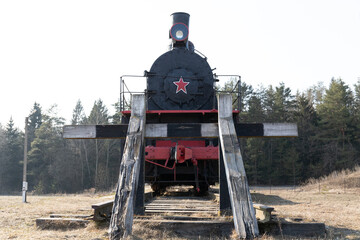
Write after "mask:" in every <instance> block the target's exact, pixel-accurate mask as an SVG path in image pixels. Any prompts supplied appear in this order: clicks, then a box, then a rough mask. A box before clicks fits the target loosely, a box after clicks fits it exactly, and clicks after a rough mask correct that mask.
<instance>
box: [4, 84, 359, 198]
mask: <svg viewBox="0 0 360 240" xmlns="http://www.w3.org/2000/svg"><path fill="white" fill-rule="evenodd" d="M235 85H236V82H235V81H229V82H227V83H226V84H225V86H223V87H222V89H221V90H225V91H231V90H232V89H234V87H235ZM241 93H242V98H241V101H242V104H241V113H240V119H241V122H248V123H256V122H267V123H272V122H293V123H297V126H298V131H299V137H297V138H241V139H240V145H241V151H242V155H243V159H244V163H245V167H246V173H247V178H248V181H249V184H250V185H299V184H301V183H304V182H306V180H307V179H309V178H318V177H321V176H324V175H327V174H329V173H331V172H333V171H338V170H342V169H352V168H353V167H355V166H356V165H359V164H360V139H359V136H360V81H359V82H358V83H357V84H356V85H354V86H349V85H347V84H346V83H345V82H344V81H343V80H342V79H335V78H333V79H331V82H330V84H329V85H328V86H324V85H323V84H321V83H319V84H317V85H315V86H313V87H310V88H309V89H308V90H306V91H303V92H293V91H291V89H290V88H288V87H286V86H285V84H284V83H280V84H279V85H278V86H271V85H270V86H266V87H263V86H260V87H258V88H254V87H253V86H251V85H250V84H248V83H245V82H243V83H242V84H241ZM80 97H81V96H80ZM110 107H111V108H115V110H117V109H119V104H118V103H115V104H114V105H113V106H110ZM234 108H235V106H234ZM14 111H16V109H14ZM108 112H109V110H108V107H107V106H105V105H104V103H103V102H102V100H101V99H99V100H96V101H95V102H94V105H93V107H92V110H91V112H90V113H86V112H84V109H83V106H82V103H81V100H79V101H78V102H77V103H74V109H73V116H72V119H71V121H68V122H66V124H117V123H120V117H121V116H120V114H119V113H118V112H119V111H115V112H117V113H116V114H115V115H110V114H109V113H108ZM9 118H10V117H9ZM28 119H29V122H28V171H27V172H28V175H27V181H28V182H29V190H30V191H33V192H34V193H35V194H45V193H75V192H81V191H83V190H85V189H90V188H95V189H96V190H97V191H103V190H110V189H112V188H113V187H114V186H115V184H116V182H117V179H118V172H119V166H120V161H121V140H118V139H104V140H100V139H99V140H95V139H93V140H81V139H76V140H69V139H63V137H62V127H63V126H64V124H65V119H64V118H63V117H59V116H57V114H55V111H54V113H53V111H52V109H49V110H48V111H46V113H45V111H44V110H43V109H42V106H41V103H34V105H33V109H32V111H31V112H30V113H29V115H28ZM23 159H24V132H23V131H22V130H20V129H18V128H16V127H15V126H14V122H13V119H11V118H10V120H9V121H8V122H7V123H6V124H5V125H0V194H15V193H20V192H21V186H22V176H23V170H22V169H23Z"/></svg>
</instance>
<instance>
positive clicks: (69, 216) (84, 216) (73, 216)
mask: <svg viewBox="0 0 360 240" xmlns="http://www.w3.org/2000/svg"><path fill="white" fill-rule="evenodd" d="M91 217H92V216H91V215H75V214H50V218H80V219H87V218H91Z"/></svg>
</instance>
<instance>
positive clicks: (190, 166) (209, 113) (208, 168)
mask: <svg viewBox="0 0 360 240" xmlns="http://www.w3.org/2000/svg"><path fill="white" fill-rule="evenodd" d="M171 16H172V20H173V22H172V26H171V28H170V31H169V38H170V39H171V45H170V50H169V51H168V52H166V53H164V54H163V55H161V56H160V57H158V58H157V59H156V60H155V62H154V63H153V65H152V67H151V69H150V71H145V77H146V81H147V89H146V96H147V115H146V122H147V123H172V126H174V125H175V126H176V123H178V124H179V126H180V125H181V124H183V123H215V122H217V103H216V98H215V97H216V96H215V95H216V94H215V85H214V84H215V82H216V81H217V79H216V78H215V77H214V76H215V75H214V74H213V70H212V69H211V68H210V65H209V64H208V62H207V59H206V57H204V56H203V55H202V54H201V55H200V54H198V53H197V51H196V50H195V48H194V45H193V43H192V42H190V41H189V39H188V38H189V18H190V15H189V14H187V13H184V12H176V13H173V14H172V15H171ZM123 113H125V116H126V114H128V117H129V112H123ZM193 130H194V129H191V130H190V131H189V130H188V129H187V128H186V127H183V129H182V131H183V133H184V134H183V135H184V136H185V138H182V139H181V140H180V139H174V138H168V139H164V140H151V139H147V140H146V147H145V182H146V183H149V184H150V185H151V187H152V189H153V190H154V192H155V193H157V194H160V193H161V192H163V191H164V190H165V189H166V187H168V186H172V185H192V186H194V189H195V191H196V192H197V193H200V194H201V193H205V192H207V190H208V187H209V185H213V184H215V182H217V181H218V180H219V166H218V164H219V163H218V162H219V161H218V160H219V148H218V140H217V139H192V138H191V136H192V134H193V132H192V131H193ZM168 131H170V132H171V129H170V130H168ZM170 135H171V134H170ZM184 139H185V140H184Z"/></svg>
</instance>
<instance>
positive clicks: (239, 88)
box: [238, 76, 241, 111]
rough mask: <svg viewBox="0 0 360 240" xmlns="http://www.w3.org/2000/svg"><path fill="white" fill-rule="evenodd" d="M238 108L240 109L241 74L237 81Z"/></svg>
mask: <svg viewBox="0 0 360 240" xmlns="http://www.w3.org/2000/svg"><path fill="white" fill-rule="evenodd" d="M238 108H239V109H238V110H239V111H241V76H239V81H238Z"/></svg>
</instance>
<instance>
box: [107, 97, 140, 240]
mask: <svg viewBox="0 0 360 240" xmlns="http://www.w3.org/2000/svg"><path fill="white" fill-rule="evenodd" d="M145 110H146V105H145V95H144V94H137V95H135V94H134V95H133V96H132V106H131V117H130V122H129V127H128V131H127V136H126V142H125V147H124V154H123V157H122V161H121V165H120V172H119V181H118V184H117V189H116V195H115V200H114V205H113V209H112V215H111V221H110V226H109V238H110V239H111V240H115V239H120V238H126V237H127V236H128V235H129V234H131V232H132V224H133V216H134V200H135V193H136V187H137V183H138V177H139V171H140V161H141V159H142V156H141V154H142V153H143V151H142V148H143V147H144V146H143V144H144V135H145V122H146V113H145Z"/></svg>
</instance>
